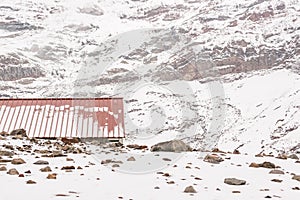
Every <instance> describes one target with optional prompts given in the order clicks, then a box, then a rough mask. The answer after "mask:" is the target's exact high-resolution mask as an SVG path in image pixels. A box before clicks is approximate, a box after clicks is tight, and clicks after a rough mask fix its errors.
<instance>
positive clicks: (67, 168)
mask: <svg viewBox="0 0 300 200" xmlns="http://www.w3.org/2000/svg"><path fill="white" fill-rule="evenodd" d="M72 169H75V167H74V166H64V167H62V168H61V170H72Z"/></svg>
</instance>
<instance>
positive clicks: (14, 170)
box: [7, 168, 19, 175]
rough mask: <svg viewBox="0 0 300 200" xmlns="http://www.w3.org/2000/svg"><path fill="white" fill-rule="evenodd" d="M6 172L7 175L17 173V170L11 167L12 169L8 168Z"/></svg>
mask: <svg viewBox="0 0 300 200" xmlns="http://www.w3.org/2000/svg"><path fill="white" fill-rule="evenodd" d="M7 174H9V175H19V172H18V170H16V169H15V168H12V169H10V170H8V172H7Z"/></svg>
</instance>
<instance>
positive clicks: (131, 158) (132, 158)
mask: <svg viewBox="0 0 300 200" xmlns="http://www.w3.org/2000/svg"><path fill="white" fill-rule="evenodd" d="M127 161H135V158H134V157H133V156H131V157H130V158H128V159H127Z"/></svg>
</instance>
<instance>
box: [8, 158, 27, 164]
mask: <svg viewBox="0 0 300 200" xmlns="http://www.w3.org/2000/svg"><path fill="white" fill-rule="evenodd" d="M24 163H26V162H25V161H24V160H23V159H22V158H14V159H13V160H12V161H11V164H13V165H21V164H24Z"/></svg>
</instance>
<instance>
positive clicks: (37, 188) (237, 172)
mask: <svg viewBox="0 0 300 200" xmlns="http://www.w3.org/2000/svg"><path fill="white" fill-rule="evenodd" d="M42 142H46V141H41V142H39V143H42ZM55 142H56V141H55V140H54V141H52V144H51V143H48V144H47V143H46V144H43V145H41V144H39V145H37V144H34V143H30V142H29V141H28V140H23V139H22V140H12V139H11V138H7V140H1V141H0V143H1V145H3V144H11V145H13V147H14V148H15V150H14V152H15V153H16V155H14V156H12V158H22V159H23V160H24V161H25V162H26V163H25V164H20V165H13V164H11V163H10V162H8V163H1V164H0V165H1V166H6V168H7V170H8V169H11V168H16V169H17V170H18V171H19V173H20V174H24V176H25V177H18V175H8V174H6V171H1V172H0V177H1V178H0V181H1V187H2V190H1V198H0V199H1V200H2V199H3V200H5V199H23V198H26V199H33V200H34V199H86V200H90V199H165V198H170V199H182V200H183V199H200V198H205V199H208V200H210V199H211V200H213V199H216V200H218V199H225V200H227V199H228V200H230V199H264V198H266V197H267V196H269V197H271V198H275V199H277V198H278V199H294V198H295V197H296V196H298V193H299V191H298V189H299V186H300V183H299V182H298V181H297V180H293V179H292V177H293V174H300V170H299V163H295V162H296V160H295V159H290V158H289V159H287V160H282V159H278V158H274V157H255V156H254V154H246V153H245V152H241V154H232V153H216V154H217V155H219V156H221V157H222V158H223V159H224V161H223V162H221V163H220V164H212V163H208V162H204V161H203V158H204V157H205V156H206V155H207V154H211V153H209V152H187V153H162V152H150V151H149V150H146V151H141V150H132V149H128V148H116V147H114V148H104V147H99V146H98V147H97V146H91V145H88V146H87V147H88V150H92V154H91V155H89V154H90V153H88V151H87V153H88V154H86V153H82V154H72V153H66V155H67V157H55V158H53V157H52V158H46V157H41V154H39V153H37V152H36V153H35V155H33V154H31V153H22V152H19V151H17V150H16V148H17V146H22V145H24V144H29V145H33V147H32V150H34V149H39V150H42V149H49V150H53V149H52V148H51V147H50V148H48V147H49V146H53V144H54V143H55ZM75 146H76V145H75ZM77 146H78V145H77ZM79 147H81V148H82V147H83V146H79ZM95 149H98V151H96V150H95ZM1 150H4V149H3V147H1ZM6 151H11V150H8V149H6ZM36 156H38V157H36ZM275 156H276V155H275ZM298 156H299V154H298ZM129 157H134V158H135V161H127V159H128V158H129ZM12 158H9V157H6V156H2V159H12ZM67 158H71V159H73V160H71V161H67V160H66V159H67ZM145 158H146V159H145ZM151 158H152V159H151ZM164 158H169V159H170V160H166V161H165V160H163V159H164ZM106 159H112V160H113V161H116V163H117V164H118V166H117V167H112V166H113V165H114V164H116V163H108V164H103V163H102V164H101V162H102V161H105V160H106ZM38 160H43V161H48V162H49V164H48V165H36V164H33V163H34V162H36V161H38ZM120 161H121V162H120ZM265 161H269V162H272V163H274V164H275V165H276V166H280V168H277V169H279V170H281V171H283V172H284V174H269V172H270V171H271V170H272V169H266V168H252V167H249V165H250V163H252V162H255V163H263V162H265ZM45 166H50V167H51V169H52V172H41V171H40V170H39V169H41V168H43V167H45ZM64 166H74V167H75V169H74V170H71V171H70V172H66V170H61V168H62V167H64ZM78 166H80V167H82V169H77V167H78ZM157 166H160V168H157ZM142 168H144V171H143V169H142ZM147 168H148V169H151V171H147ZM27 170H30V171H31V174H26V173H24V172H25V171H27ZM138 170H140V171H139V172H138ZM136 172H138V173H136ZM52 173H56V174H57V176H56V177H57V178H56V179H47V178H46V177H47V176H48V174H52ZM225 178H237V179H241V180H245V181H246V185H239V186H234V185H228V184H225V183H224V179H225ZM273 179H279V180H282V182H281V183H278V182H273V181H271V180H273ZM28 180H33V181H35V182H36V184H26V181H28ZM172 181H173V182H172ZM187 186H193V187H194V189H195V190H196V191H197V193H193V194H188V193H184V192H183V191H184V189H185V188H186V187H187ZM297 187H298V188H297ZM234 191H235V192H234ZM237 191H238V192H239V193H236V192H237Z"/></svg>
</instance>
